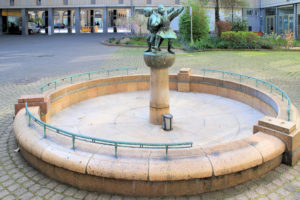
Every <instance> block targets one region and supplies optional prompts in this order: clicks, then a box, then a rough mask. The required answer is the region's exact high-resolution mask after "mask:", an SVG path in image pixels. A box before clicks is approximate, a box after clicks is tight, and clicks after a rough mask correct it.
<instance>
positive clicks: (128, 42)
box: [125, 41, 133, 45]
mask: <svg viewBox="0 0 300 200" xmlns="http://www.w3.org/2000/svg"><path fill="white" fill-rule="evenodd" d="M125 44H126V45H130V44H133V42H131V41H126V42H125Z"/></svg>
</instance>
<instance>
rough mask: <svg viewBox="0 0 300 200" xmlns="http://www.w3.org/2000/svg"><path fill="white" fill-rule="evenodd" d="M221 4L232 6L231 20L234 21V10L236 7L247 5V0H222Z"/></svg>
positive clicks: (227, 6)
mask: <svg viewBox="0 0 300 200" xmlns="http://www.w3.org/2000/svg"><path fill="white" fill-rule="evenodd" d="M220 2H221V5H222V7H224V8H231V22H233V18H234V16H233V11H234V8H236V7H243V6H246V5H247V2H246V1H245V0H221V1H220Z"/></svg>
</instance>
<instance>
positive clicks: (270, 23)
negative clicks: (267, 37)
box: [266, 15, 275, 34]
mask: <svg viewBox="0 0 300 200" xmlns="http://www.w3.org/2000/svg"><path fill="white" fill-rule="evenodd" d="M266 22H267V24H266V25H267V27H266V28H267V34H271V33H274V32H275V15H273V16H266Z"/></svg>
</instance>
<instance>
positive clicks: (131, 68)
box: [40, 67, 137, 93]
mask: <svg viewBox="0 0 300 200" xmlns="http://www.w3.org/2000/svg"><path fill="white" fill-rule="evenodd" d="M129 70H137V67H127V68H112V69H102V70H98V71H93V72H85V73H79V74H73V75H70V76H67V77H64V78H61V79H57V80H54V81H51V82H49V83H46V84H44V85H42V86H41V87H40V91H41V93H43V92H44V89H45V88H46V87H49V86H51V85H54V89H56V86H57V83H59V82H64V81H65V80H70V83H71V84H73V79H74V78H76V77H81V76H85V75H87V76H88V77H89V80H91V75H93V74H99V73H107V75H108V76H109V73H111V72H116V71H127V75H128V72H129Z"/></svg>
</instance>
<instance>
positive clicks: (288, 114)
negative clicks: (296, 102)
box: [201, 69, 291, 121]
mask: <svg viewBox="0 0 300 200" xmlns="http://www.w3.org/2000/svg"><path fill="white" fill-rule="evenodd" d="M201 71H203V73H204V76H205V72H217V73H222V76H223V79H224V76H225V74H230V75H233V76H238V77H239V78H240V82H242V78H247V79H252V80H255V82H256V87H258V83H259V82H260V83H263V84H264V85H267V86H269V87H270V93H272V92H273V90H274V89H275V90H277V91H278V92H280V93H281V96H282V101H283V99H284V98H285V99H286V100H287V102H288V108H287V116H288V121H290V120H291V119H290V118H291V100H290V98H289V96H288V95H287V94H286V93H285V92H284V91H283V90H282V89H280V88H278V87H277V86H275V85H273V84H272V83H269V82H267V81H264V80H261V79H258V78H254V77H251V76H247V75H242V74H237V73H234V72H226V71H221V70H215V69H201Z"/></svg>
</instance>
